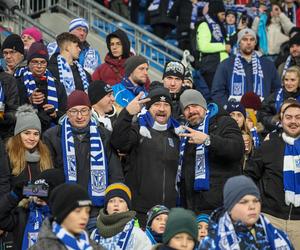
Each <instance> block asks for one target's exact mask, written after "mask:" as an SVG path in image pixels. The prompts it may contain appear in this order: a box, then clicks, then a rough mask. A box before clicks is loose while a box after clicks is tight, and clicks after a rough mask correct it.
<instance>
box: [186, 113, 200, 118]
mask: <svg viewBox="0 0 300 250" xmlns="http://www.w3.org/2000/svg"><path fill="white" fill-rule="evenodd" d="M197 114H198V113H190V114H189V115H188V118H190V117H192V116H194V115H197Z"/></svg>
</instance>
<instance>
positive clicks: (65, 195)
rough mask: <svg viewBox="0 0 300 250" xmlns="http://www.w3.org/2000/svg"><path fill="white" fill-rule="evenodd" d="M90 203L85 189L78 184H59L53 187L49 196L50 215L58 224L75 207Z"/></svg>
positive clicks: (89, 204)
mask: <svg viewBox="0 0 300 250" xmlns="http://www.w3.org/2000/svg"><path fill="white" fill-rule="evenodd" d="M91 205H92V202H91V200H90V198H89V195H88V193H87V191H86V190H85V189H84V188H83V187H81V186H80V185H78V184H70V183H64V184H61V185H59V186H57V187H56V188H54V189H53V191H52V193H51V194H50V198H49V206H50V209H51V212H52V215H53V217H54V220H55V221H56V222H57V223H58V224H61V223H62V222H63V221H64V219H65V218H66V217H67V216H68V214H69V213H70V212H72V211H73V210H74V209H75V208H78V207H85V206H91Z"/></svg>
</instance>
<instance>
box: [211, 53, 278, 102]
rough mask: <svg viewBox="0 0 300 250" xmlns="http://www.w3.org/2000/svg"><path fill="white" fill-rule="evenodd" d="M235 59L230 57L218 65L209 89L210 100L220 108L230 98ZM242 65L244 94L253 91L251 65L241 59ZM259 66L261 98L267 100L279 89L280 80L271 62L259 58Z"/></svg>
mask: <svg viewBox="0 0 300 250" xmlns="http://www.w3.org/2000/svg"><path fill="white" fill-rule="evenodd" d="M234 60H235V57H234V56H232V57H230V58H228V59H226V60H225V61H223V62H222V63H220V64H219V66H218V68H217V71H216V74H215V77H214V80H213V83H212V89H211V96H212V99H213V100H214V101H215V102H216V103H218V104H219V105H221V106H222V107H223V106H224V105H225V104H227V101H228V97H229V96H230V88H231V78H232V73H233V67H234ZM241 61H242V64H243V66H244V71H245V74H246V77H245V81H246V84H245V85H246V88H245V93H246V92H250V91H253V82H254V81H253V73H252V63H251V62H247V61H246V60H245V59H244V58H242V60H241ZM260 64H261V67H262V71H263V76H264V79H263V85H264V86H263V97H264V98H267V97H268V96H269V95H270V94H271V93H273V92H274V91H275V90H277V89H279V88H280V87H281V80H280V78H279V76H278V73H277V71H276V68H275V66H274V64H273V62H271V61H269V60H268V59H266V58H263V57H260Z"/></svg>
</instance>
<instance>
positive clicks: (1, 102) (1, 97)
mask: <svg viewBox="0 0 300 250" xmlns="http://www.w3.org/2000/svg"><path fill="white" fill-rule="evenodd" d="M4 105H5V104H4V90H3V87H2V82H1V81H0V107H3V111H4Z"/></svg>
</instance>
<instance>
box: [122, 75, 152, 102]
mask: <svg viewBox="0 0 300 250" xmlns="http://www.w3.org/2000/svg"><path fill="white" fill-rule="evenodd" d="M122 84H123V85H124V87H125V88H126V89H127V90H129V91H130V92H132V93H133V94H134V95H135V96H137V95H138V94H139V93H140V92H142V91H143V92H144V96H143V98H144V97H146V95H148V94H147V90H146V89H145V86H140V85H134V84H133V83H132V82H131V81H130V80H129V79H128V77H124V78H123V81H122Z"/></svg>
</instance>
